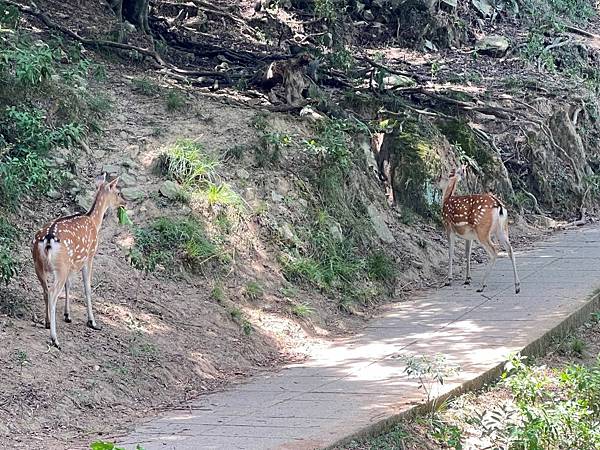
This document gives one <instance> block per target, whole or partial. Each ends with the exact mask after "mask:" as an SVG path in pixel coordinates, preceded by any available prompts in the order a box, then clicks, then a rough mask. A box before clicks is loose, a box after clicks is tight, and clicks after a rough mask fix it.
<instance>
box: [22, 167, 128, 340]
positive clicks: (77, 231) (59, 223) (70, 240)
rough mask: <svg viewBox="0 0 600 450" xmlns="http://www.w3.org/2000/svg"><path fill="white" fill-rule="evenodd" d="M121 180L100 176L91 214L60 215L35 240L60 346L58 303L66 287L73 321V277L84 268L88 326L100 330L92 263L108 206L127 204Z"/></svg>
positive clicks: (50, 323) (50, 324)
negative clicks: (93, 302) (119, 184)
mask: <svg viewBox="0 0 600 450" xmlns="http://www.w3.org/2000/svg"><path fill="white" fill-rule="evenodd" d="M117 181H118V179H115V180H113V181H111V182H107V181H106V175H102V176H100V177H98V178H97V179H96V186H97V191H96V196H95V198H94V203H93V204H92V207H91V208H90V210H89V211H88V212H87V213H83V214H75V215H72V216H66V217H60V218H59V219H56V220H54V221H52V222H50V223H48V224H46V225H45V226H44V227H43V228H42V229H41V230H40V231H38V232H37V233H36V235H35V238H34V239H33V245H32V249H31V252H32V255H33V261H34V265H35V273H36V274H37V277H38V279H39V280H40V283H41V285H42V290H43V292H44V302H45V305H46V319H45V326H46V328H50V337H51V340H52V344H53V345H55V346H56V347H58V348H60V346H59V344H58V338H57V336H56V303H57V301H58V296H59V295H60V293H61V291H62V290H63V288H64V290H65V309H64V319H65V322H67V323H70V322H71V308H70V303H69V277H70V275H71V274H72V273H73V272H78V271H81V274H82V277H83V288H84V293H85V301H86V306H87V317H88V321H87V326H88V327H90V328H92V329H94V330H99V329H100V327H99V326H98V325H97V324H96V321H95V319H94V313H93V311H92V297H91V295H92V289H91V278H92V263H93V259H94V256H95V255H96V250H97V248H98V233H99V231H100V227H101V226H102V220H103V218H104V214H105V213H106V210H107V209H108V208H118V207H121V206H122V207H124V206H125V200H124V199H123V197H122V196H121V193H120V192H119V190H118V189H117Z"/></svg>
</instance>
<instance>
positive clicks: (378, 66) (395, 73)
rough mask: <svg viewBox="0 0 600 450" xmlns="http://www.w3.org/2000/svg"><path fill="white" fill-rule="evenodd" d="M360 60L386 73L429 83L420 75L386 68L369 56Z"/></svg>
mask: <svg viewBox="0 0 600 450" xmlns="http://www.w3.org/2000/svg"><path fill="white" fill-rule="evenodd" d="M359 59H360V60H362V61H365V62H367V63H369V64H370V65H371V66H373V67H376V68H377V69H381V70H385V71H386V72H388V73H391V74H393V75H401V76H403V77H408V78H414V79H415V80H417V81H427V78H425V77H423V76H422V75H419V74H417V73H411V72H406V71H404V70H397V69H392V68H391V67H388V66H384V65H383V64H380V63H378V62H375V61H373V60H372V59H371V58H369V57H367V56H362V57H360V58H359Z"/></svg>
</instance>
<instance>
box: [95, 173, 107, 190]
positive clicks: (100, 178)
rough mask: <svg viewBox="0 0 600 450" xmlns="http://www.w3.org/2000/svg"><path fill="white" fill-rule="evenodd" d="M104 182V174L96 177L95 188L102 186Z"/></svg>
mask: <svg viewBox="0 0 600 450" xmlns="http://www.w3.org/2000/svg"><path fill="white" fill-rule="evenodd" d="M105 182H106V174H105V173H103V174H102V175H99V176H97V177H96V186H97V187H100V186H102V185H103V184H104V183H105Z"/></svg>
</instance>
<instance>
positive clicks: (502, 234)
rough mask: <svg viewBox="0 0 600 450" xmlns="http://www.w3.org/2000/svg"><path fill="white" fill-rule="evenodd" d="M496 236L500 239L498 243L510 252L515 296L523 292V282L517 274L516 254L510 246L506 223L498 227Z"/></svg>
mask: <svg viewBox="0 0 600 450" xmlns="http://www.w3.org/2000/svg"><path fill="white" fill-rule="evenodd" d="M496 236H497V237H498V241H500V244H502V246H503V247H504V248H506V250H507V251H508V256H509V257H510V262H511V263H512V268H513V275H514V278H515V294H518V293H519V292H521V281H520V280H519V274H518V273H517V264H516V262H515V254H514V252H513V248H512V245H510V240H509V239H508V226H507V225H506V223H504V224H502V225H501V226H499V227H498V231H497V232H496Z"/></svg>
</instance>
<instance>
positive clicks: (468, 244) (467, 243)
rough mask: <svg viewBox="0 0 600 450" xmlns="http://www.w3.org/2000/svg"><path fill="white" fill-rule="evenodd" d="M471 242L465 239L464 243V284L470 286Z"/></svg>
mask: <svg viewBox="0 0 600 450" xmlns="http://www.w3.org/2000/svg"><path fill="white" fill-rule="evenodd" d="M472 244H473V241H472V240H470V239H467V240H466V241H465V256H466V258H467V276H466V278H465V284H467V285H468V284H471V249H472Z"/></svg>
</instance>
